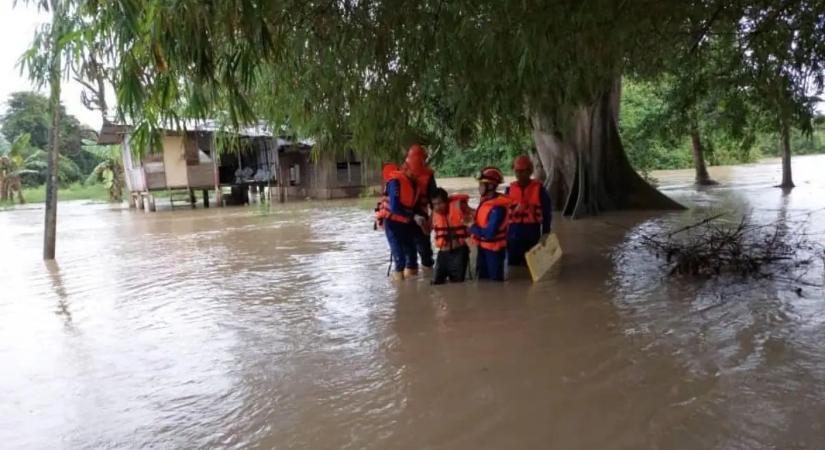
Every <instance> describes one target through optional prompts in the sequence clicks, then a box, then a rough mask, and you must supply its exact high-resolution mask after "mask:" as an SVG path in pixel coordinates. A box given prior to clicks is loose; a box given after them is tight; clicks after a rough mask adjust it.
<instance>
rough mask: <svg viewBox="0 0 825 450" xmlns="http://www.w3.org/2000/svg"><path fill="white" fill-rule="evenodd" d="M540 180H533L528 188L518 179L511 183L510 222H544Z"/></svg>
mask: <svg viewBox="0 0 825 450" xmlns="http://www.w3.org/2000/svg"><path fill="white" fill-rule="evenodd" d="M542 189H543V187H542V185H541V183H540V182H538V181H536V180H531V181H530V184H528V185H527V187H526V188H524V189H522V188H521V185H520V184H519V183H518V181H514V182H512V183H511V184H510V191H509V193H508V195H509V196H510V200H511V201H512V203H511V204H510V223H524V224H535V223H542V211H541V190H542Z"/></svg>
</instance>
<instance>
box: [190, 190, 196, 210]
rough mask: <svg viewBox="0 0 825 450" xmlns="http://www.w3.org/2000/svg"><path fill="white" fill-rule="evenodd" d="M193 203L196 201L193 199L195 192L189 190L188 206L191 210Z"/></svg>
mask: <svg viewBox="0 0 825 450" xmlns="http://www.w3.org/2000/svg"><path fill="white" fill-rule="evenodd" d="M195 203H197V199H195V190H194V189H192V188H189V205H190V206H191V207H192V209H195Z"/></svg>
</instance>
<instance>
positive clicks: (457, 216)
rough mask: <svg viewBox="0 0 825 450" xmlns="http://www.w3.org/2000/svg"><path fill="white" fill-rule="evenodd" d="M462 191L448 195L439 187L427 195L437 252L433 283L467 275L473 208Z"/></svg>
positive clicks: (457, 281) (455, 280)
mask: <svg viewBox="0 0 825 450" xmlns="http://www.w3.org/2000/svg"><path fill="white" fill-rule="evenodd" d="M469 199H470V197H469V196H468V195H464V194H454V195H448V194H447V191H445V190H444V189H441V188H438V189H436V191H435V195H433V197H432V198H431V199H430V200H431V201H432V205H433V231H434V232H435V246H436V248H438V256H437V257H436V261H435V273H434V275H433V281H432V284H444V283H445V282H447V281H450V282H451V283H462V282H464V278H465V277H466V276H467V264H468V263H469V261H470V248H469V247H467V238H468V237H469V235H468V232H467V223H468V222H471V221H472V211H471V210H470V207H469V205H468V204H467V202H468V201H469Z"/></svg>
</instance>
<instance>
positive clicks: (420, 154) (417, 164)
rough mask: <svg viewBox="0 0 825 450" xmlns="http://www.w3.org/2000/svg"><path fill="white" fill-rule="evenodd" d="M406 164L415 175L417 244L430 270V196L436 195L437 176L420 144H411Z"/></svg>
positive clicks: (431, 256)
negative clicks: (434, 174)
mask: <svg viewBox="0 0 825 450" xmlns="http://www.w3.org/2000/svg"><path fill="white" fill-rule="evenodd" d="M404 164H405V165H406V166H409V167H410V168H411V169H412V171H413V174H414V175H415V181H416V192H417V197H416V201H415V204H416V206H415V216H416V217H415V221H416V223H417V224H418V230H415V246H416V249H417V251H418V254H419V255H420V256H421V266H422V267H423V268H424V270H425V271H428V270H432V268H433V264H434V261H433V247H432V243H431V242H430V229H431V227H432V223H431V217H430V206H431V205H430V198H431V197H432V196H433V195H435V190H436V184H435V177H434V176H433V170H432V169H431V168H430V166H428V165H427V151H426V150H425V149H424V147H422V146H421V145H419V144H413V145H412V146H410V148H409V150H408V151H407V158H406V160H405V161H404Z"/></svg>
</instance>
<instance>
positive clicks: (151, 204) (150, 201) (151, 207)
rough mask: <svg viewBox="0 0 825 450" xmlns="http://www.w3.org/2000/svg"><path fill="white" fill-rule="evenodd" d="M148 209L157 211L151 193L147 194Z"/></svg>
mask: <svg viewBox="0 0 825 450" xmlns="http://www.w3.org/2000/svg"><path fill="white" fill-rule="evenodd" d="M149 211H150V212H155V211H157V208H155V196H154V195H153V194H149Z"/></svg>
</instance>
